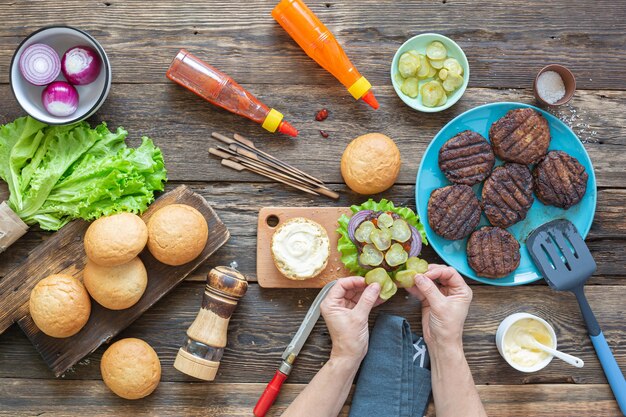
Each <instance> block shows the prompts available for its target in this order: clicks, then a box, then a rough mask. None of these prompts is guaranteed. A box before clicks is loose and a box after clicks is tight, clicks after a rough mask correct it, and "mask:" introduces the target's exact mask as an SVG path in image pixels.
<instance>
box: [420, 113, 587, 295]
mask: <svg viewBox="0 0 626 417" xmlns="http://www.w3.org/2000/svg"><path fill="white" fill-rule="evenodd" d="M520 107H532V108H533V109H535V110H537V111H538V112H539V113H541V114H542V115H543V116H544V117H545V118H546V119H547V120H548V123H549V124H550V134H551V136H552V141H551V142H550V150H555V149H558V150H562V151H565V152H567V153H568V154H570V155H572V156H573V157H574V158H576V159H578V161H579V162H580V163H581V164H582V165H583V166H584V167H585V170H586V171H587V174H588V175H589V180H588V183H587V193H586V194H585V196H584V197H583V199H582V201H581V202H580V203H578V204H577V205H575V206H574V207H571V208H570V209H569V210H563V209H560V208H557V207H552V206H545V205H543V204H542V203H541V202H540V201H539V200H537V198H536V197H535V202H534V203H533V205H532V207H531V208H530V210H529V212H528V214H527V216H526V219H525V220H523V221H521V222H519V223H517V224H515V225H513V226H511V227H509V228H508V229H507V230H508V231H509V232H511V233H512V234H513V236H515V237H516V238H517V240H518V241H519V242H520V245H521V248H520V252H521V261H520V265H519V267H518V268H517V269H516V270H515V271H513V273H511V274H510V275H508V276H506V277H503V278H499V279H490V278H484V277H479V276H477V275H476V273H475V272H474V271H473V270H472V269H471V268H470V267H469V265H468V263H467V253H466V250H465V247H466V244H467V239H463V240H447V239H444V238H442V237H441V236H438V235H437V234H435V232H433V230H432V229H431V228H430V226H429V224H428V215H427V206H428V199H429V197H430V194H431V193H432V192H433V190H435V189H436V188H440V187H444V186H446V185H449V184H450V182H449V181H448V179H447V178H446V177H445V175H444V174H443V172H441V170H440V169H439V165H438V158H439V149H440V148H441V146H442V145H443V144H444V143H445V142H446V141H447V140H448V139H450V138H451V137H453V136H455V135H456V134H457V133H459V132H462V131H464V130H468V129H469V130H474V131H476V132H478V133H480V134H481V135H483V136H484V137H485V138H487V139H489V128H490V127H491V124H492V123H493V122H495V121H496V120H498V119H499V118H501V117H502V116H504V115H505V114H506V112H508V111H509V110H512V109H516V108H520ZM501 164H502V161H500V160H499V159H496V165H501ZM481 189H482V183H481V184H478V185H475V186H474V191H475V192H476V195H477V196H480V193H481ZM596 198H597V193H596V177H595V174H594V172H593V166H592V165H591V160H590V159H589V155H588V154H587V151H585V148H584V146H583V145H582V143H581V142H580V140H579V139H578V137H577V136H576V135H575V134H574V132H572V130H571V129H570V128H569V127H567V126H566V125H565V124H564V123H563V122H561V121H560V120H559V119H557V118H556V117H554V116H553V115H551V114H549V113H547V112H545V111H543V110H541V109H538V108H536V107H533V106H529V105H527V104H522V103H492V104H486V105H484V106H479V107H476V108H474V109H471V110H468V111H466V112H465V113H463V114H461V115H459V116H457V117H456V118H454V119H453V120H452V121H450V122H449V123H448V124H447V125H445V126H444V128H443V129H441V130H440V131H439V133H437V135H436V136H435V138H434V139H433V140H432V142H431V143H430V145H429V146H428V148H427V149H426V152H425V153H424V157H423V158H422V162H421V164H420V168H419V171H418V172H417V181H416V186H415V200H416V201H415V203H416V206H417V212H418V214H419V216H420V219H421V221H422V223H423V224H424V229H425V230H426V236H427V237H428V242H429V243H430V245H432V247H433V248H434V249H435V251H436V252H437V253H438V254H439V256H441V258H442V259H443V260H444V261H445V262H446V263H447V264H449V265H451V266H453V267H454V268H456V269H457V270H458V271H459V272H460V273H462V274H463V275H465V276H467V277H469V278H472V279H474V280H476V281H480V282H484V283H486V284H491V285H501V286H512V285H522V284H527V283H529V282H533V281H536V280H538V279H541V275H540V274H539V272H538V271H537V268H535V265H534V264H533V261H532V259H531V257H530V254H529V253H528V250H527V249H526V238H527V237H528V235H529V234H530V233H531V232H532V231H533V230H535V228H537V227H539V226H541V225H542V224H544V223H546V222H549V221H550V220H554V219H568V220H570V221H571V222H572V223H574V224H575V225H576V228H577V229H578V231H579V232H580V233H581V234H582V236H583V237H586V236H587V233H589V229H590V228H591V223H592V221H593V216H594V214H595V211H596ZM484 225H489V222H488V221H487V218H486V217H485V215H484V214H483V215H482V216H481V220H480V226H484Z"/></svg>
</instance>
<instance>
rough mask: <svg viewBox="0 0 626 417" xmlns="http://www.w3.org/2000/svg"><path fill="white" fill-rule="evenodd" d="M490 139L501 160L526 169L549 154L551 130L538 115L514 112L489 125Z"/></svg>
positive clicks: (530, 111)
mask: <svg viewBox="0 0 626 417" xmlns="http://www.w3.org/2000/svg"><path fill="white" fill-rule="evenodd" d="M489 139H490V140H491V145H492V146H493V150H494V152H495V153H496V155H497V156H498V157H499V158H500V159H503V160H505V161H509V162H517V163H518V164H525V165H528V164H532V163H534V162H537V161H539V160H540V159H541V158H543V157H544V156H545V154H546V152H548V146H550V127H549V126H548V121H547V120H546V119H545V118H544V117H543V116H542V115H540V114H539V113H538V112H537V111H535V110H533V109H531V108H522V109H514V110H510V111H509V112H508V113H507V114H506V115H505V116H504V117H502V118H501V119H499V120H497V121H496V122H494V124H492V125H491V128H490V129H489Z"/></svg>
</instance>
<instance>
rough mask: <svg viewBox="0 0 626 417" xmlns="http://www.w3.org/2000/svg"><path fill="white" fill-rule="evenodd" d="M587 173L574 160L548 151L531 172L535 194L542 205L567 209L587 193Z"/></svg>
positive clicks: (569, 156)
mask: <svg viewBox="0 0 626 417" xmlns="http://www.w3.org/2000/svg"><path fill="white" fill-rule="evenodd" d="M587 178H588V175H587V172H586V171H585V168H584V167H583V166H582V165H581V164H580V162H578V160H577V159H576V158H574V157H573V156H571V155H568V154H567V153H565V152H563V151H550V152H548V154H547V155H546V157H545V158H543V160H541V162H539V163H538V164H537V165H536V166H535V169H534V170H533V179H534V185H535V194H537V198H538V199H539V201H541V202H542V203H543V204H546V205H551V206H556V207H561V208H563V209H568V208H570V207H572V206H573V205H576V204H578V203H579V202H580V200H581V199H582V198H583V196H584V195H585V192H586V191H587Z"/></svg>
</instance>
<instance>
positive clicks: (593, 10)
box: [0, 0, 626, 96]
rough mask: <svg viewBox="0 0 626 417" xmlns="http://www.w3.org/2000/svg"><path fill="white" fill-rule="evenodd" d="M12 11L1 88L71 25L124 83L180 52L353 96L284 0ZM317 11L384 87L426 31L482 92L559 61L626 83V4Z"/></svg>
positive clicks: (388, 4) (148, 74)
mask: <svg viewBox="0 0 626 417" xmlns="http://www.w3.org/2000/svg"><path fill="white" fill-rule="evenodd" d="M3 3H4V4H3V5H2V15H3V18H4V19H3V21H4V24H3V27H2V28H0V81H1V82H5V83H6V82H7V80H8V75H7V74H8V65H9V62H10V57H11V55H12V53H13V50H14V49H15V48H16V46H17V44H18V43H19V42H20V41H21V39H22V38H23V37H25V36H26V35H27V34H29V33H30V32H32V31H33V30H35V29H38V28H39V27H41V26H45V25H51V24H59V23H64V24H69V25H73V26H77V27H80V28H83V29H85V30H88V31H90V32H91V33H92V34H93V35H94V36H95V37H96V38H97V39H98V40H99V41H100V42H101V43H102V44H103V46H104V47H105V49H106V50H107V52H108V54H109V56H110V58H111V60H112V64H113V73H114V81H115V82H131V83H144V82H150V83H154V82H164V81H165V77H164V73H165V69H166V68H167V66H168V65H169V63H170V61H171V59H172V58H173V57H174V55H175V53H176V51H177V50H178V49H179V48H180V47H186V48H188V49H190V50H193V51H197V52H199V53H202V55H204V56H206V57H207V59H210V62H211V63H213V64H214V65H216V66H217V67H218V68H221V69H222V70H224V71H226V72H228V73H230V74H232V75H233V76H234V77H235V79H238V80H241V81H243V82H248V83H253V84H260V83H274V84H290V83H298V84H305V83H308V84H311V85H319V84H325V85H330V86H337V87H338V88H340V89H341V90H342V92H343V93H344V95H346V96H347V93H346V92H345V91H343V87H339V83H338V82H337V81H336V80H335V79H334V78H332V76H330V75H329V74H328V73H326V72H325V71H324V70H322V69H321V68H320V67H319V66H318V65H317V64H316V63H314V62H313V61H312V60H311V59H309V58H308V57H307V56H306V55H305V54H304V53H303V52H302V50H301V49H300V48H299V47H298V46H297V45H296V44H295V42H293V40H291V38H289V36H288V35H287V34H286V33H285V32H284V31H283V30H282V29H281V28H280V27H279V25H278V24H277V23H276V22H274V20H273V19H272V17H271V16H270V12H271V10H272V8H273V7H274V5H275V4H276V3H277V1H276V0H264V1H257V2H254V3H250V2H224V3H221V4H220V3H217V2H212V3H207V2H205V1H202V0H193V1H185V2H184V3H181V2H169V1H166V0H158V1H152V2H150V5H149V6H148V7H146V6H145V2H143V1H137V0H135V1H123V2H122V1H116V0H111V1H102V0H89V1H82V0H72V1H64V2H62V3H59V2H53V1H37V2H33V1H27V0H22V1H5V2H3ZM307 3H308V4H309V5H310V7H311V8H312V9H313V10H314V11H315V12H316V13H317V14H318V15H319V17H320V18H321V20H322V21H323V22H324V23H326V25H327V26H328V27H329V28H330V30H331V31H332V32H333V33H334V34H335V35H336V37H337V38H338V39H339V41H340V42H341V43H342V44H343V45H344V46H345V49H346V51H347V53H348V55H349V56H350V57H351V59H352V60H353V62H354V63H355V65H357V67H358V68H359V69H360V71H361V72H362V73H363V74H364V75H365V76H367V77H368V78H369V79H370V81H372V82H373V84H374V85H375V86H380V85H383V84H388V83H389V80H388V74H389V65H390V62H391V59H392V57H393V54H394V53H395V51H396V49H397V48H398V47H399V46H400V45H401V44H402V43H403V42H404V41H405V40H406V39H408V38H409V37H411V36H413V35H415V34H418V33H421V32H439V33H442V34H444V35H447V36H450V37H451V38H453V39H455V40H456V41H457V42H458V43H459V44H460V45H461V47H462V48H463V49H464V50H465V52H466V54H467V55H468V57H469V60H470V65H471V68H472V71H471V77H472V78H471V80H470V85H472V86H480V87H516V88H520V87H530V85H531V84H532V78H533V77H534V74H535V73H536V71H537V70H538V69H539V68H541V67H542V66H544V65H546V64H548V63H551V62H560V63H563V64H566V65H568V66H569V67H570V68H571V69H572V70H573V71H574V73H575V74H576V76H577V79H578V85H579V88H589V89H599V88H606V89H624V88H625V86H626V84H625V83H624V73H623V62H624V61H625V60H626V51H625V50H624V48H623V45H624V44H626V35H625V32H626V26H625V24H624V19H623V16H624V14H625V13H626V5H625V4H624V3H623V2H620V1H617V2H615V1H609V0H602V1H595V2H587V1H584V0H577V1H572V2H561V3H560V4H555V3H554V2H551V3H550V8H549V11H548V9H545V3H544V2H543V1H541V0H532V1H523V0H517V1H507V2H482V3H480V5H476V3H475V2H472V1H467V0H464V1H459V0H450V1H433V2H412V1H410V0H403V1H392V0H387V1H378V0H368V1H357V0H352V1H346V0H344V1H335V0H329V1H312V0H309V1H308V2H307ZM607 11H610V12H607ZM60 16H62V19H60ZM599 54H600V55H601V56H602V58H601V62H602V64H601V67H599V65H597V63H598V59H599ZM600 68H601V69H600Z"/></svg>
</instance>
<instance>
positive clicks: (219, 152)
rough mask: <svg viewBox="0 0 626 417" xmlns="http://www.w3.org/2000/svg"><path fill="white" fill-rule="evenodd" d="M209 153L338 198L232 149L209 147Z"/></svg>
mask: <svg viewBox="0 0 626 417" xmlns="http://www.w3.org/2000/svg"><path fill="white" fill-rule="evenodd" d="M209 153H210V154H211V155H215V156H218V157H220V158H223V159H226V160H230V161H233V162H236V163H238V164H240V165H242V166H243V167H244V168H254V169H256V171H254V172H256V173H257V174H259V175H263V176H266V177H268V178H272V179H278V178H280V179H282V180H284V181H288V182H289V183H293V184H296V185H298V186H300V187H304V188H307V189H309V190H311V191H313V192H315V193H317V195H319V194H322V195H325V196H326V197H330V198H333V199H338V198H339V194H337V193H336V192H334V191H332V190H328V189H326V188H321V187H317V186H311V185H310V184H307V183H303V182H302V181H301V180H300V179H298V178H293V177H289V176H288V175H285V174H284V173H281V172H276V171H273V170H272V169H271V168H268V167H267V166H264V165H262V164H261V163H258V162H255V161H253V160H252V161H251V160H242V159H241V158H239V156H238V155H237V154H236V153H234V151H232V150H230V149H226V148H218V149H215V148H210V149H209ZM257 171H258V172H257ZM281 182H282V181H281Z"/></svg>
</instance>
